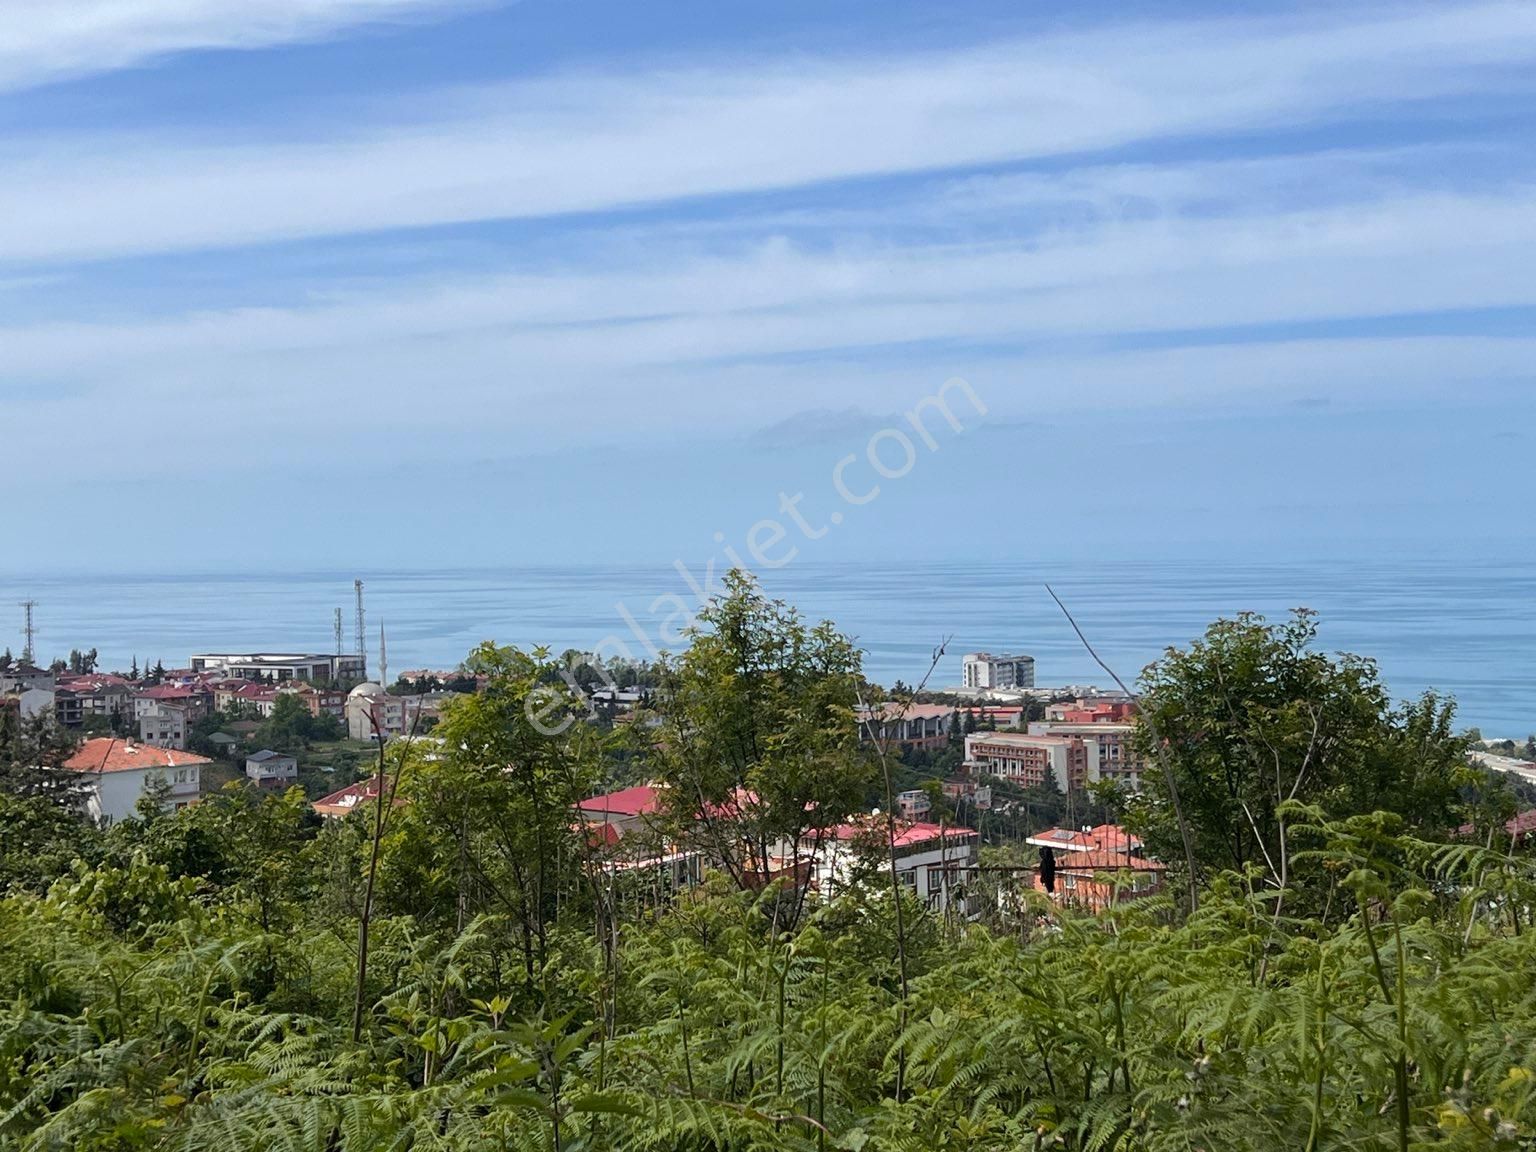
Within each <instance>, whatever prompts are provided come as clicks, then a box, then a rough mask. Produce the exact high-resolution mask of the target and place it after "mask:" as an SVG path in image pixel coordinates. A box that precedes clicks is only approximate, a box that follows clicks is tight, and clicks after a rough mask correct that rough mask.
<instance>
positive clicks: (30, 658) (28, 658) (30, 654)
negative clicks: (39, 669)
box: [21, 600, 37, 664]
mask: <svg viewBox="0 0 1536 1152" xmlns="http://www.w3.org/2000/svg"><path fill="white" fill-rule="evenodd" d="M36 607H37V601H36V600H23V601H22V602H21V608H22V610H23V611H25V612H26V614H27V623H26V626H25V627H24V628H23V629H22V635H24V636H25V637H26V638H27V646H26V647H25V648H23V649H22V650H21V662H22V663H23V664H36V663H37V655H36V653H35V652H34V651H33V641H34V640H35V639H36V638H37V631H36V629H34V628H33V627H32V609H34V608H36Z"/></svg>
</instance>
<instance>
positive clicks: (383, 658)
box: [379, 620, 389, 688]
mask: <svg viewBox="0 0 1536 1152" xmlns="http://www.w3.org/2000/svg"><path fill="white" fill-rule="evenodd" d="M379 683H380V684H382V685H383V686H384V687H385V688H388V687H389V649H388V648H387V647H386V646H385V642H384V622H383V621H382V620H381V621H379Z"/></svg>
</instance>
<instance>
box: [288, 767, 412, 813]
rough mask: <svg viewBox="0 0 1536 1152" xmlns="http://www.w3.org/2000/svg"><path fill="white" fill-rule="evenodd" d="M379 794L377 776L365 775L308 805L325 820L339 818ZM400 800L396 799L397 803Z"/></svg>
mask: <svg viewBox="0 0 1536 1152" xmlns="http://www.w3.org/2000/svg"><path fill="white" fill-rule="evenodd" d="M378 795H379V778H378V777H377V776H366V777H364V778H363V779H361V780H359V781H358V782H357V783H355V784H348V785H347V786H346V787H345V788H339V789H337V790H336V791H335V792H332V793H331V794H330V795H329V796H322V797H320V799H318V800H316V801H315V802H314V803H313V804H311V805H310V807H311V808H313V809H314V810H315V812H316V813H317V814H319V815H320V816H321V817H323V818H324V819H326V820H341V819H344V818H345V817H347V816H350V815H351V814H352V813H353V812H354V811H355V810H356V809H357V807H358V805H360V804H364V803H366V802H367V801H369V800H375V799H377V798H378ZM399 803H400V801H398V800H397V801H396V804H399Z"/></svg>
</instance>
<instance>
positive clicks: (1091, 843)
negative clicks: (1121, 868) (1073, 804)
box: [1024, 824, 1142, 857]
mask: <svg viewBox="0 0 1536 1152" xmlns="http://www.w3.org/2000/svg"><path fill="white" fill-rule="evenodd" d="M1024 842H1025V843H1026V844H1033V845H1034V846H1035V847H1036V848H1049V849H1051V850H1052V851H1053V852H1056V853H1057V854H1058V857H1059V854H1060V853H1063V852H1067V853H1074V852H1115V853H1119V854H1120V855H1122V856H1128V855H1137V856H1139V855H1141V849H1142V844H1141V838H1140V837H1139V836H1133V835H1131V833H1129V832H1127V831H1126V830H1125V829H1124V828H1121V827H1120V825H1118V824H1097V825H1095V826H1094V827H1092V828H1082V829H1072V828H1051V829H1048V830H1046V831H1044V832H1036V833H1035V834H1034V835H1033V836H1030V837H1029V838H1028V839H1026V840H1025V841H1024Z"/></svg>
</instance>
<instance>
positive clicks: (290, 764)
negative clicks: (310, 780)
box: [245, 749, 299, 788]
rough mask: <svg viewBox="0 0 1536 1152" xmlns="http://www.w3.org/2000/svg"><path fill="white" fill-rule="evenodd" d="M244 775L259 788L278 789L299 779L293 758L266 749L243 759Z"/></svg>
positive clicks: (295, 760)
mask: <svg viewBox="0 0 1536 1152" xmlns="http://www.w3.org/2000/svg"><path fill="white" fill-rule="evenodd" d="M245 774H246V776H247V778H249V779H250V780H251V781H252V782H253V783H255V784H256V785H257V786H258V787H261V788H280V787H282V786H283V785H284V784H289V783H292V782H293V781H294V780H297V779H298V778H299V762H298V760H297V759H296V758H295V757H292V756H285V755H284V754H283V753H281V752H273V751H272V750H271V749H266V750H264V751H261V752H257V753H256V754H255V755H254V756H247V757H246V758H245Z"/></svg>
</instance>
